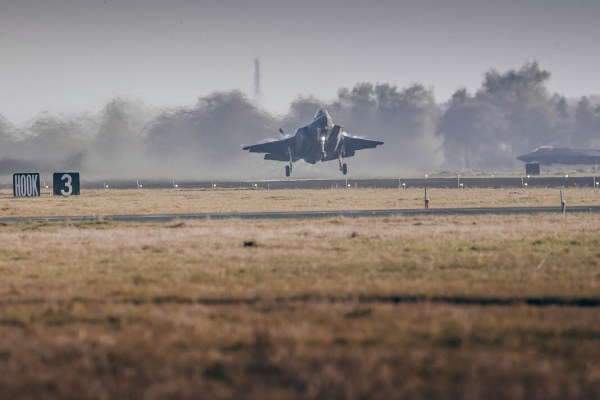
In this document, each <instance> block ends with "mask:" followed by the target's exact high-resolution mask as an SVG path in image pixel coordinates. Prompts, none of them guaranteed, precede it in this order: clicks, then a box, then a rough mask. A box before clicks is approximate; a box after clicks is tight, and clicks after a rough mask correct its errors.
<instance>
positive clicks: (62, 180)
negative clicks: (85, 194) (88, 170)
mask: <svg viewBox="0 0 600 400" xmlns="http://www.w3.org/2000/svg"><path fill="white" fill-rule="evenodd" d="M52 186H53V190H54V195H55V196H71V195H74V196H77V195H79V188H80V185H79V172H55V173H54V175H52Z"/></svg>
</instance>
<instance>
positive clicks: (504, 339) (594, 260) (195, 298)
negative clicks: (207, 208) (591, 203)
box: [0, 190, 600, 399]
mask: <svg viewBox="0 0 600 400" xmlns="http://www.w3.org/2000/svg"><path fill="white" fill-rule="evenodd" d="M327 192H328V191H323V193H327ZM346 192H350V191H344V192H342V193H346ZM355 192H362V191H361V190H359V191H355ZM365 192H366V191H365ZM168 193H171V192H168ZM173 193H178V192H175V191H173ZM191 193H193V192H191ZM252 193H254V192H252ZM256 193H259V191H257V192H256ZM272 193H278V192H270V193H268V194H272ZM317 193H321V191H319V192H317ZM396 193H397V192H396ZM201 194H203V193H201ZM201 194H198V193H196V195H201ZM81 199H84V197H82V198H81ZM43 200H46V199H43ZM599 222H600V216H597V215H567V216H518V217H517V216H510V217H493V216H492V217H490V216H484V217H443V218H429V217H423V218H415V219H408V218H390V219H384V218H381V219H352V220H347V219H329V220H319V221H259V222H256V221H237V220H231V221H179V222H174V223H171V224H168V225H157V226H153V225H141V224H114V223H102V222H94V223H81V224H45V223H27V224H15V225H13V224H5V225H3V226H0V273H2V276H3V279H2V281H0V397H2V398H17V397H37V398H39V397H46V398H132V397H135V398H140V397H143V398H152V399H154V398H255V399H262V398H281V399H288V398H289V399H292V398H294V399H296V398H327V399H329V398H349V399H363V398H364V399H366V398H369V399H378V398H381V399H387V398H413V399H414V398H417V399H420V398H422V399H431V398H486V399H487V398H491V399H496V398H497V399H501V398H515V399H562V398H587V399H594V398H598V396H599V393H600V329H599V327H598V321H599V320H600V307H589V308H586V307H578V306H545V307H534V306H527V305H525V304H522V303H517V304H513V305H493V304H491V305H490V302H491V303H493V302H498V301H499V300H512V301H520V300H522V299H530V300H538V301H543V300H544V299H554V300H560V301H562V302H568V301H573V300H577V299H583V298H587V299H589V300H594V299H596V300H598V299H599V298H600V295H599V294H600V250H599V249H600V224H599ZM244 241H254V242H255V243H256V247H244V246H243V242H244ZM411 295H414V296H424V298H425V299H427V298H429V299H432V301H426V300H425V301H420V302H416V303H414V302H400V303H398V304H395V303H394V301H399V300H411V298H410V297H408V296H411ZM420 298H421V297H418V299H420ZM465 299H467V300H469V299H470V300H472V301H473V304H471V305H461V304H458V303H460V302H461V301H464V300H465ZM412 300H415V299H412ZM559 303H560V302H559Z"/></svg>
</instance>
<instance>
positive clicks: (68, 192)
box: [60, 174, 73, 196]
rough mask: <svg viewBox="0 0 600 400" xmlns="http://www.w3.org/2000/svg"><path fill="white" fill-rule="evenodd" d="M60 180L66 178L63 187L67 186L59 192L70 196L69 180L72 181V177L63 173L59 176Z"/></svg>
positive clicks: (71, 191)
mask: <svg viewBox="0 0 600 400" xmlns="http://www.w3.org/2000/svg"><path fill="white" fill-rule="evenodd" d="M60 180H61V181H64V180H66V182H65V187H66V188H67V190H66V191H65V190H62V189H61V191H60V194H62V195H63V196H70V195H71V193H73V186H71V182H73V178H72V177H71V175H69V174H64V175H63V176H61V178H60Z"/></svg>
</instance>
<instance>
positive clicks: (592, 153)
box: [517, 146, 600, 165]
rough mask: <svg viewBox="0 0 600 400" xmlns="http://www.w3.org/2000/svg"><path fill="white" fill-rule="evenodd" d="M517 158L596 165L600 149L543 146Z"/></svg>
mask: <svg viewBox="0 0 600 400" xmlns="http://www.w3.org/2000/svg"><path fill="white" fill-rule="evenodd" d="M517 159H518V160H521V161H524V162H527V163H538V164H542V165H552V164H568V165H594V164H600V150H593V149H570V148H560V147H552V146H543V147H540V148H538V149H535V150H534V151H533V152H531V153H529V154H524V155H522V156H519V157H517Z"/></svg>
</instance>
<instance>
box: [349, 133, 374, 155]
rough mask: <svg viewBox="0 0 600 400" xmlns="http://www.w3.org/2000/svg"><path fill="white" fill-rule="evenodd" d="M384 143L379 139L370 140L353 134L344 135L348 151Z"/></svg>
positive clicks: (372, 147)
mask: <svg viewBox="0 0 600 400" xmlns="http://www.w3.org/2000/svg"><path fill="white" fill-rule="evenodd" d="M382 144H383V142H380V141H378V140H368V139H361V138H357V137H352V136H344V148H345V149H346V152H348V153H350V152H354V151H356V150H363V149H374V148H375V147H377V146H379V145H382Z"/></svg>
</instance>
